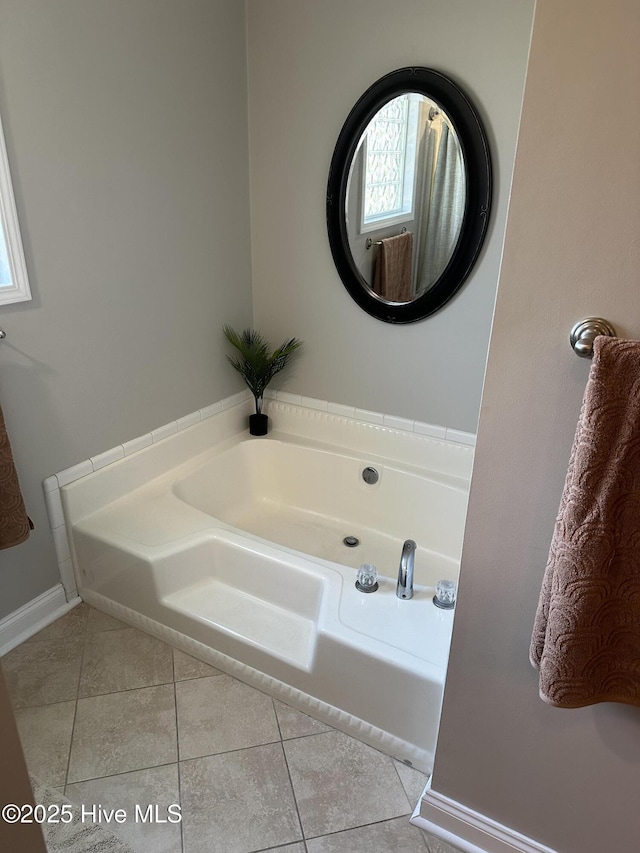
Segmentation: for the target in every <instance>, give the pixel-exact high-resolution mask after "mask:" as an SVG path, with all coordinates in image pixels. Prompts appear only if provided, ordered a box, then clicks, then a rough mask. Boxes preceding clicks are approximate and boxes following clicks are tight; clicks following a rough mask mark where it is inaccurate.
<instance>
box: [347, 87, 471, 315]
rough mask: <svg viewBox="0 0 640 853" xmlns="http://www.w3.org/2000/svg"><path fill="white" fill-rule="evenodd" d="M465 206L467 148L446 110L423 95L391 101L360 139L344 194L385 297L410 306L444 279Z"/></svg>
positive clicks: (363, 270)
mask: <svg viewBox="0 0 640 853" xmlns="http://www.w3.org/2000/svg"><path fill="white" fill-rule="evenodd" d="M465 204H466V180H465V164H464V159H463V154H462V148H461V145H460V143H459V140H458V136H457V134H456V130H455V128H454V126H453V123H452V122H451V120H450V118H449V116H448V115H447V114H446V112H445V111H444V110H443V109H442V108H441V106H440V105H438V104H437V103H436V102H435V101H433V100H431V99H430V98H428V97H426V96H425V95H423V94H420V93H418V92H405V93H403V94H401V95H400V96H398V97H396V98H393V99H392V100H390V101H388V102H387V103H386V104H384V105H383V106H382V107H381V108H380V109H379V110H378V111H377V113H376V114H375V115H374V116H373V118H372V119H371V121H370V122H369V124H368V125H367V127H366V129H365V130H364V132H363V133H362V135H361V137H360V139H359V141H358V144H357V148H356V151H355V153H354V156H353V160H352V163H351V166H350V169H349V177H348V183H347V193H346V199H345V219H346V229H347V239H348V243H349V248H350V251H351V255H352V257H353V260H354V263H355V265H356V267H357V269H358V270H359V272H360V274H361V276H362V279H363V280H364V282H365V284H366V285H367V286H368V287H369V288H370V289H371V291H372V292H373V293H374V294H375V295H376V296H377V297H378V299H381V300H383V301H385V302H390V303H396V304H398V303H399V304H402V303H408V302H411V301H413V300H414V299H416V298H417V297H419V296H421V295H422V294H424V293H425V292H426V291H428V290H429V289H430V288H431V287H432V286H433V285H434V284H435V283H436V282H437V281H438V279H439V278H440V277H441V275H442V273H443V272H444V270H445V269H446V267H447V265H448V263H449V261H450V260H451V258H452V256H453V254H454V251H455V248H456V246H457V244H458V240H459V237H460V233H461V229H462V223H463V218H464V213H465Z"/></svg>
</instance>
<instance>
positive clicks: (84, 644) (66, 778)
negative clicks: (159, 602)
mask: <svg viewBox="0 0 640 853" xmlns="http://www.w3.org/2000/svg"><path fill="white" fill-rule="evenodd" d="M88 636H89V613H87V616H86V619H85V622H84V638H83V642H82V655H81V656H80V667H79V669H78V682H77V684H76V700H75V707H74V709H73V723H72V725H71V739H70V740H69V755H68V756H67V769H66V771H65V774H64V789H63V790H64V794H65V796H66V793H67V785H68V784H69V769H70V767H71V752H72V750H73V736H74V734H75V731H76V719H77V716H78V702H79V696H80V681H81V680H82V670H83V667H84V656H85V651H86V648H87V642H88Z"/></svg>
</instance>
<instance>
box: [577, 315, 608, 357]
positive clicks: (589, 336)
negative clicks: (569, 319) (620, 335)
mask: <svg viewBox="0 0 640 853" xmlns="http://www.w3.org/2000/svg"><path fill="white" fill-rule="evenodd" d="M598 335H606V336H607V337H609V338H615V337H616V330H615V329H614V328H613V326H612V325H611V323H609V322H608V320H603V319H602V317H585V319H584V320H580V322H578V323H576V324H575V326H574V327H573V329H571V334H570V335H569V342H570V344H571V346H572V348H573V351H574V352H575V354H576V355H579V356H580V358H592V356H593V342H594V340H595V338H597V336H598Z"/></svg>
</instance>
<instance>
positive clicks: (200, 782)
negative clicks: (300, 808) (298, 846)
mask: <svg viewBox="0 0 640 853" xmlns="http://www.w3.org/2000/svg"><path fill="white" fill-rule="evenodd" d="M180 787H181V792H182V808H183V816H184V824H183V833H184V850H185V853H213V851H221V852H222V851H224V853H249V851H254V850H264V849H265V848H268V847H275V846H277V845H285V844H287V843H289V842H293V841H298V840H300V839H301V838H302V833H301V831H300V824H299V821H298V816H297V813H296V807H295V801H294V798H293V792H292V791H291V785H290V782H289V776H288V773H287V767H286V764H285V760H284V755H283V753H282V746H281V744H280V743H275V744H267V745H265V746H256V747H252V748H251V749H241V750H237V751H236V752H227V753H224V754H222V755H210V756H207V757H205V758H196V759H193V760H191V761H184V762H181V763H180ZM285 849H286V848H285Z"/></svg>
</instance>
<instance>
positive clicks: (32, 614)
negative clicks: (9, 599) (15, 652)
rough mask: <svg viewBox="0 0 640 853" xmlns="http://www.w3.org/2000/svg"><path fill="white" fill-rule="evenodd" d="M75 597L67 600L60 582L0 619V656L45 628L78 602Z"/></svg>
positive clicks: (78, 599) (79, 600)
mask: <svg viewBox="0 0 640 853" xmlns="http://www.w3.org/2000/svg"><path fill="white" fill-rule="evenodd" d="M80 602H81V599H80V598H78V597H76V598H73V599H72V600H71V601H67V598H66V596H65V593H64V589H63V587H62V584H61V583H59V584H56V586H54V587H52V588H51V589H48V590H47V591H46V592H43V593H42V595H39V596H38V597H37V598H34V599H33V600H32V601H28V602H27V603H26V604H23V606H22V607H19V608H18V609H17V610H14V612H13V613H10V614H9V615H8V616H5V617H4V619H2V620H0V657H1V656H2V655H6V653H7V652H10V651H11V649H13V648H15V647H16V646H19V645H20V643H22V642H24V641H25V640H28V639H29V637H32V636H33V635H34V634H37V633H38V631H41V630H42V629H43V628H46V627H47V625H50V624H51V623H52V622H55V620H56V619H59V618H60V616H64V614H65V613H68V612H69V610H72V609H73V608H74V607H75V606H76V605H78V604H80Z"/></svg>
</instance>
